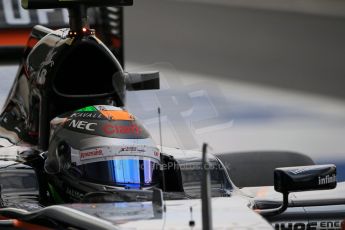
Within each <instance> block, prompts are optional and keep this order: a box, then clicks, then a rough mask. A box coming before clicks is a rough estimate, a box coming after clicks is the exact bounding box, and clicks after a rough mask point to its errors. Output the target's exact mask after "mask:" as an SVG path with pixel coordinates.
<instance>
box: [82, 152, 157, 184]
mask: <svg viewBox="0 0 345 230" xmlns="http://www.w3.org/2000/svg"><path fill="white" fill-rule="evenodd" d="M159 165H160V164H159V161H158V160H156V159H153V158H149V157H139V156H117V157H114V158H113V159H112V160H108V161H99V162H93V163H88V164H84V165H79V166H77V167H78V168H79V170H81V174H82V179H85V180H87V181H90V182H95V183H101V184H105V185H110V186H120V187H126V188H142V187H150V186H153V185H157V184H158V183H159V175H160V167H159Z"/></svg>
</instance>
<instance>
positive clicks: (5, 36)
mask: <svg viewBox="0 0 345 230" xmlns="http://www.w3.org/2000/svg"><path fill="white" fill-rule="evenodd" d="M29 36H30V30H28V29H18V30H0V46H26V43H27V41H28V38H29Z"/></svg>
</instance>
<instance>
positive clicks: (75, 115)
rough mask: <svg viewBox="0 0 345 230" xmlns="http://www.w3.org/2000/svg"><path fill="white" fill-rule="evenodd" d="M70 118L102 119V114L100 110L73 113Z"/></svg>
mask: <svg viewBox="0 0 345 230" xmlns="http://www.w3.org/2000/svg"><path fill="white" fill-rule="evenodd" d="M70 118H91V119H101V118H102V114H100V113H98V112H82V113H78V112H77V113H73V114H72V115H71V116H70Z"/></svg>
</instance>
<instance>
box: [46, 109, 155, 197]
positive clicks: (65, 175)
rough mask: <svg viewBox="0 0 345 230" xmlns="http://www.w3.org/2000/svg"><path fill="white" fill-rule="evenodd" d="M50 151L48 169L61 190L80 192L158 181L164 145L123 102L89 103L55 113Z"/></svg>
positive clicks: (136, 186)
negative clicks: (87, 105) (153, 137)
mask: <svg viewBox="0 0 345 230" xmlns="http://www.w3.org/2000/svg"><path fill="white" fill-rule="evenodd" d="M46 155H47V158H46V160H45V164H44V169H45V172H46V173H47V174H48V177H49V178H50V179H52V182H51V181H50V183H51V184H54V186H57V187H58V189H60V192H61V190H64V191H62V192H65V193H66V192H67V193H68V191H69V192H70V193H73V194H74V195H76V196H80V195H78V194H85V193H87V192H92V191H99V189H102V190H104V189H105V188H123V189H147V188H152V187H153V186H155V187H157V186H159V181H160V175H161V172H160V164H161V162H160V152H159V149H158V148H157V146H156V145H155V143H154V141H153V139H152V138H151V136H150V134H149V133H148V132H147V130H146V129H145V128H144V127H143V126H142V125H141V124H140V123H139V122H138V121H137V119H136V118H135V117H134V116H133V115H132V114H130V113H129V112H127V111H126V110H124V109H122V108H119V107H114V106H103V105H98V106H89V107H86V108H83V109H79V110H77V111H74V112H70V113H67V114H65V115H63V116H60V117H57V118H55V119H53V120H52V121H51V134H50V143H49V148H48V152H47V154H46ZM71 191H73V192H71ZM69 195H71V194H69Z"/></svg>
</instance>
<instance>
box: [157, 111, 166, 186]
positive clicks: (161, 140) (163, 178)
mask: <svg viewBox="0 0 345 230" xmlns="http://www.w3.org/2000/svg"><path fill="white" fill-rule="evenodd" d="M158 123H159V142H160V146H161V149H160V150H161V153H160V158H161V162H162V163H164V161H163V156H162V153H163V138H162V122H161V108H160V107H158ZM164 171H165V170H164V165H163V168H162V184H163V186H162V188H163V191H165V172H164Z"/></svg>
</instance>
